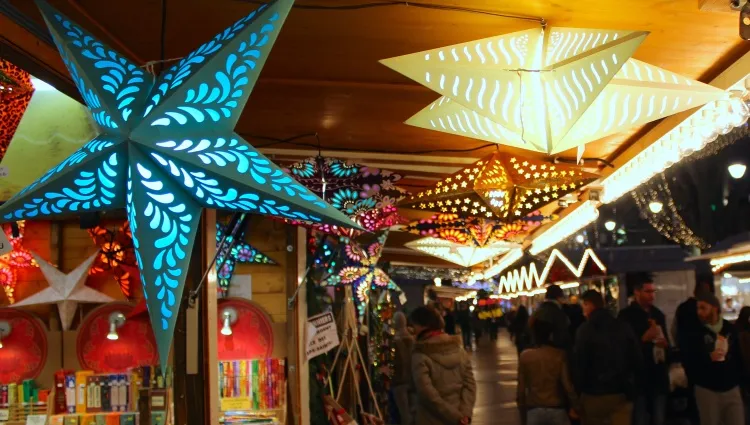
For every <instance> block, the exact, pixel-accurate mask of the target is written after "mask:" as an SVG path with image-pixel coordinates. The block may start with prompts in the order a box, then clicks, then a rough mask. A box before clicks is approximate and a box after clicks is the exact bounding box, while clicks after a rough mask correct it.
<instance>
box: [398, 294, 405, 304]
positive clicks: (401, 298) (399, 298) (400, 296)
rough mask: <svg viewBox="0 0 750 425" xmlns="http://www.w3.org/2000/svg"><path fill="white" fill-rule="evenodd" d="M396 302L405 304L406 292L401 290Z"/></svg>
mask: <svg viewBox="0 0 750 425" xmlns="http://www.w3.org/2000/svg"><path fill="white" fill-rule="evenodd" d="M398 302H400V303H401V305H406V294H404V293H403V292H402V293H400V294H399V296H398Z"/></svg>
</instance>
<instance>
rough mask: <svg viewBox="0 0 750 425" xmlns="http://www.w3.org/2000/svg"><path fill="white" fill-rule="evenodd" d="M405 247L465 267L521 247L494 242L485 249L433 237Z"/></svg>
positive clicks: (409, 243)
mask: <svg viewBox="0 0 750 425" xmlns="http://www.w3.org/2000/svg"><path fill="white" fill-rule="evenodd" d="M405 246H406V247H407V248H410V249H413V250H415V251H419V252H422V253H425V254H428V255H431V256H433V257H438V258H442V259H443V260H446V261H450V262H451V263H454V264H458V265H459V266H463V267H471V266H474V265H476V264H479V263H481V262H483V261H487V260H489V259H490V258H493V257H497V256H498V255H500V254H504V253H506V252H508V251H510V250H511V249H515V248H519V247H520V245H518V244H513V243H509V242H494V243H492V244H488V245H486V246H484V247H478V246H473V245H463V244H458V243H455V242H450V241H446V240H443V239H438V238H432V237H427V238H422V239H417V240H415V241H411V242H408V243H406V245H405Z"/></svg>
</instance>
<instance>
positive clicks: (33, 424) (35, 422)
mask: <svg viewBox="0 0 750 425" xmlns="http://www.w3.org/2000/svg"><path fill="white" fill-rule="evenodd" d="M46 424H47V415H29V416H27V417H26V425H46Z"/></svg>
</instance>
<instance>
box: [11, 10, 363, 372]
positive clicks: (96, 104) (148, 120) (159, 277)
mask: <svg viewBox="0 0 750 425" xmlns="http://www.w3.org/2000/svg"><path fill="white" fill-rule="evenodd" d="M37 3H38V4H39V7H40V9H41V11H42V15H43V17H44V19H45V21H46V23H47V26H48V27H49V29H50V32H51V33H52V36H53V39H54V40H55V43H56V45H57V47H58V50H59V51H60V54H61V56H62V58H63V62H64V63H65V65H66V66H67V67H68V70H69V71H70V74H71V75H72V76H73V80H74V82H75V84H76V86H77V88H78V90H79V91H80V92H81V96H82V97H83V100H84V101H85V103H86V105H87V106H88V109H89V110H90V112H91V115H92V117H93V119H94V121H95V122H96V123H97V126H98V128H99V130H100V134H99V135H98V136H97V137H95V138H94V139H93V140H92V141H90V142H89V143H87V144H86V145H84V146H83V147H82V148H81V149H79V150H78V151H76V152H75V153H73V154H72V155H71V156H70V157H68V158H67V159H66V160H64V161H63V162H62V163H61V164H59V165H58V166H56V167H54V168H53V169H51V170H50V171H48V172H47V173H46V174H44V175H43V176H42V177H41V178H40V179H38V180H37V181H35V182H34V183H32V184H31V185H29V186H28V187H26V188H25V189H24V190H22V191H21V192H19V193H18V194H17V195H16V196H14V197H13V198H11V199H10V200H9V201H7V202H6V203H4V204H3V205H2V206H1V207H0V217H2V219H3V220H5V221H11V220H16V221H17V220H21V219H28V218H35V219H41V218H47V217H57V216H63V215H70V214H81V213H84V212H95V211H103V210H113V209H126V210H127V216H128V221H129V222H130V229H131V232H132V235H133V245H134V246H135V253H136V259H137V261H138V266H139V268H140V273H141V282H142V284H143V290H144V295H145V297H146V299H147V303H148V306H149V308H148V311H149V315H150V317H151V324H152V327H153V329H154V334H155V336H156V341H157V345H158V348H159V359H160V362H161V364H162V367H164V366H165V365H166V363H167V361H168V358H169V352H170V347H171V345H172V339H173V337H174V329H175V324H176V320H177V313H178V311H179V308H180V302H181V300H182V293H183V290H184V287H185V279H186V277H187V268H188V264H189V262H190V258H191V254H192V251H193V243H194V242H195V237H196V233H197V230H198V227H199V224H200V218H201V211H202V210H203V208H217V209H222V210H226V211H233V212H244V213H254V214H263V215H269V216H273V217H284V218H290V219H294V220H302V221H310V222H332V223H335V224H338V225H342V226H352V227H357V226H356V225H355V224H354V223H353V222H352V221H351V220H350V219H349V218H348V217H347V216H345V215H344V214H342V213H341V212H339V211H338V210H336V209H335V208H332V207H331V206H330V205H328V204H327V203H325V202H324V201H322V200H321V199H320V198H319V197H317V196H315V194H313V193H312V192H310V191H309V190H308V189H307V188H305V187H304V186H302V185H301V184H299V183H298V182H297V181H295V180H294V179H293V178H292V177H290V176H289V175H287V174H286V173H284V171H283V170H282V169H281V168H279V167H278V166H276V165H275V164H274V163H273V162H271V161H270V160H269V159H268V158H266V157H265V156H263V155H262V154H261V153H259V152H258V151H257V150H256V149H255V148H253V147H252V146H251V145H250V144H249V143H248V142H246V141H245V140H244V139H242V137H240V136H239V135H238V134H236V133H235V132H234V130H233V129H234V127H235V125H236V123H237V121H238V120H239V117H240V115H241V114H242V110H243V109H244V107H245V104H246V103H247V99H248V98H249V96H250V93H251V92H252V89H253V87H254V86H255V83H256V81H257V79H258V77H259V73H260V71H261V70H262V69H263V66H264V64H265V62H266V60H267V58H268V56H269V54H270V52H271V48H272V47H273V45H274V42H275V41H276V38H277V36H278V34H279V32H280V29H281V27H282V25H283V24H284V21H285V20H286V17H287V15H288V13H289V10H290V9H291V7H292V3H293V0H276V1H272V2H270V3H267V4H263V5H261V6H260V7H259V8H258V9H257V10H255V11H253V12H251V13H250V14H249V15H247V16H246V17H244V18H242V19H240V20H239V21H237V22H236V23H234V24H233V25H231V26H230V27H228V28H227V29H226V30H224V31H222V32H220V33H219V34H217V35H216V36H215V37H214V38H213V39H212V40H210V41H208V42H207V43H205V44H203V45H201V46H200V47H198V49H196V50H195V51H193V52H192V53H189V54H188V55H187V56H185V57H184V58H182V59H181V60H179V61H177V62H176V63H175V64H174V66H172V67H171V68H169V69H167V70H166V71H164V72H163V73H162V74H161V75H160V76H159V77H158V78H156V79H154V78H152V76H150V75H147V74H146V71H145V70H143V69H142V68H140V67H139V66H138V65H136V64H134V63H133V62H132V61H130V60H129V59H127V58H126V57H125V56H123V55H121V54H119V53H118V52H116V51H115V50H113V49H111V48H110V47H108V46H106V45H104V44H103V43H102V42H100V41H99V40H98V39H97V38H96V37H95V36H94V35H93V34H91V33H89V32H87V31H85V30H84V29H83V28H81V27H80V26H79V25H77V24H76V23H74V22H73V21H71V20H70V19H69V18H67V17H66V16H64V15H63V14H61V13H60V12H59V11H57V10H55V9H54V8H52V7H51V6H49V4H47V3H46V2H45V1H43V0H40V1H38V2H37Z"/></svg>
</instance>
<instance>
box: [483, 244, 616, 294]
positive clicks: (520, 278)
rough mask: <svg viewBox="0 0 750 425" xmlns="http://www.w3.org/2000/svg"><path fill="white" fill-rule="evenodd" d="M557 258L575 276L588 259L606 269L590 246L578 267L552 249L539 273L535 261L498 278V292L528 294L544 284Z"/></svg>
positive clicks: (604, 270)
mask: <svg viewBox="0 0 750 425" xmlns="http://www.w3.org/2000/svg"><path fill="white" fill-rule="evenodd" d="M557 260H560V261H561V262H562V263H563V264H564V265H565V266H566V267H567V268H568V270H570V271H571V273H573V274H574V275H575V276H576V277H581V276H582V275H583V271H584V269H585V268H586V265H587V264H588V262H589V260H591V261H593V262H594V264H596V266H597V267H598V268H599V270H601V271H602V272H605V273H606V271H607V267H606V266H605V265H604V263H602V261H601V260H600V259H599V257H598V256H597V255H596V253H595V252H594V251H593V250H592V249H591V248H589V249H587V250H585V251H584V252H583V257H581V261H580V263H579V264H578V267H576V266H574V265H573V263H572V262H571V261H570V260H569V259H568V257H566V256H565V255H564V254H563V253H562V252H560V250H558V249H553V250H552V252H551V253H550V256H549V258H548V259H547V263H546V264H545V265H544V269H543V270H542V273H541V274H540V273H539V272H538V271H537V268H536V264H535V263H531V264H530V265H529V266H528V268H527V267H526V266H523V267H519V268H517V269H514V270H511V271H509V272H508V273H507V274H505V275H504V276H502V277H501V278H500V281H499V282H498V292H499V293H500V294H503V295H505V296H511V297H515V296H519V295H529V293H528V292H527V291H533V290H535V289H536V288H540V287H541V286H542V285H544V283H545V281H546V280H547V276H549V272H550V270H552V266H553V265H554V264H555V262H556V261H557Z"/></svg>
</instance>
